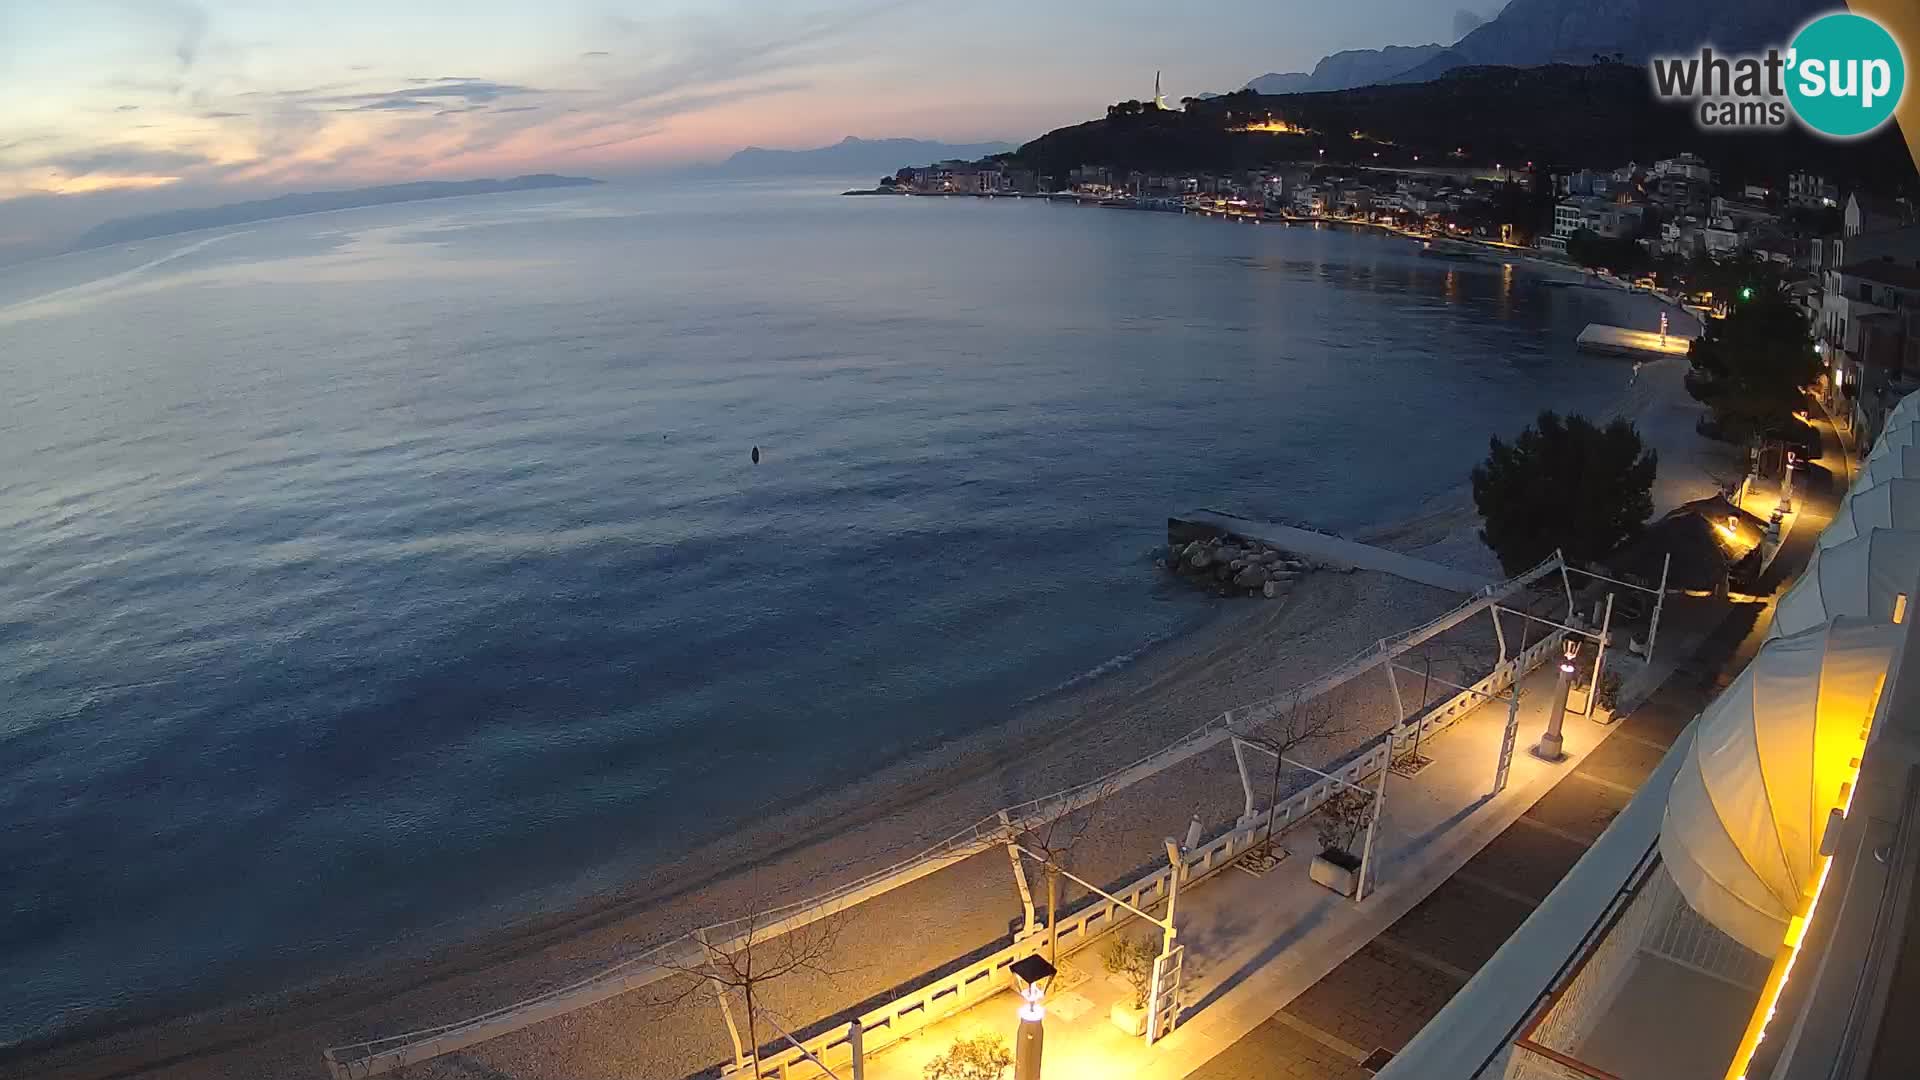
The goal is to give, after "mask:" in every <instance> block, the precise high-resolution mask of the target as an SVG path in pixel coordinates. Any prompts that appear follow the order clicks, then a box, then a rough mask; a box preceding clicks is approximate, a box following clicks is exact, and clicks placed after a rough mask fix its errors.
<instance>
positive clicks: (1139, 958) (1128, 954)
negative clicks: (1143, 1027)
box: [1100, 934, 1160, 1009]
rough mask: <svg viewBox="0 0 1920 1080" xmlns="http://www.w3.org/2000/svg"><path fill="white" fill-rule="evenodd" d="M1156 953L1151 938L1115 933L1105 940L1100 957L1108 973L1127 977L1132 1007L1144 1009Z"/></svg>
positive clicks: (1156, 949)
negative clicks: (1105, 945)
mask: <svg viewBox="0 0 1920 1080" xmlns="http://www.w3.org/2000/svg"><path fill="white" fill-rule="evenodd" d="M1159 955H1160V950H1159V948H1158V947H1156V946H1155V945H1154V943H1153V942H1152V941H1151V940H1149V939H1147V938H1132V937H1127V936H1125V935H1124V934H1117V935H1115V936H1114V937H1112V938H1110V939H1108V941H1107V947H1106V949H1105V951H1104V952H1102V953H1101V956H1100V960H1101V963H1103V964H1105V965H1106V968H1107V972H1108V974H1111V975H1120V976H1124V977H1125V978H1126V980H1127V985H1128V986H1130V987H1132V988H1133V1007H1134V1008H1136V1009H1144V1008H1146V1007H1147V990H1148V989H1149V988H1151V987H1152V985H1153V961H1154V959H1155V958H1156V957H1158V956H1159Z"/></svg>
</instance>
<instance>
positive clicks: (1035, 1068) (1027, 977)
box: [1007, 953, 1055, 1080]
mask: <svg viewBox="0 0 1920 1080" xmlns="http://www.w3.org/2000/svg"><path fill="white" fill-rule="evenodd" d="M1007 970H1009V971H1011V972H1013V982H1014V988H1015V989H1016V990H1018V991H1019V992H1020V1030H1019V1032H1018V1033H1017V1034H1015V1035H1014V1042H1013V1080H1040V1050H1041V1048H1042V1047H1043V1046H1044V1045H1045V1044H1046V1039H1047V1033H1046V1030H1045V1028H1044V1027H1043V1026H1042V1022H1043V1021H1045V1020H1046V1018H1047V1007H1046V1006H1045V1005H1044V1004H1042V1000H1043V999H1044V998H1045V997H1046V996H1047V984H1048V983H1050V982H1052V981H1053V976H1054V971H1055V968H1054V966H1053V965H1052V964H1049V963H1047V958H1046V957H1044V956H1041V955H1040V954H1039V953H1034V954H1033V955H1032V956H1028V957H1025V958H1023V959H1020V960H1015V961H1014V962H1013V964H1012V965H1011V966H1009V967H1008V969H1007Z"/></svg>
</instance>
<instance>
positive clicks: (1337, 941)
mask: <svg viewBox="0 0 1920 1080" xmlns="http://www.w3.org/2000/svg"><path fill="white" fill-rule="evenodd" d="M1554 678H1555V672H1554V668H1553V666H1552V665H1546V666H1544V667H1542V668H1541V669H1540V670H1537V671H1535V672H1534V673H1532V674H1531V675H1529V676H1528V677H1527V678H1526V679H1524V680H1523V681H1522V683H1521V686H1520V690H1521V697H1520V701H1521V704H1520V710H1519V730H1520V738H1519V743H1518V749H1517V751H1516V753H1515V755H1514V758H1513V766H1512V773H1511V777H1510V780H1509V783H1508V786H1507V787H1506V789H1505V790H1504V791H1503V792H1501V793H1500V794H1498V795H1493V794H1490V792H1491V788H1492V785H1493V780H1494V771H1495V768H1496V765H1497V762H1498V758H1499V751H1500V743H1501V738H1502V734H1503V732H1504V730H1505V726H1506V719H1507V708H1506V705H1505V704H1504V703H1502V702H1498V701H1495V702H1491V703H1488V704H1485V705H1482V706H1481V707H1479V708H1476V709H1474V710H1473V711H1472V712H1471V713H1469V714H1468V715H1466V716H1465V717H1463V718H1462V719H1460V720H1459V721H1458V722H1456V723H1455V724H1454V725H1453V726H1452V727H1450V728H1448V729H1447V730H1446V731H1444V732H1443V733H1441V734H1439V735H1437V736H1435V737H1434V738H1433V739H1432V740H1431V741H1430V742H1429V743H1427V744H1426V745H1425V746H1423V747H1422V748H1421V754H1422V756H1424V757H1427V758H1430V759H1431V764H1428V765H1426V766H1425V767H1423V768H1421V769H1419V770H1418V771H1417V772H1416V773H1415V774H1414V775H1413V776H1411V777H1402V776H1400V775H1397V774H1395V775H1392V776H1390V777H1389V780H1388V783H1387V798H1386V811H1385V814H1384V815H1383V818H1382V820H1381V824H1380V832H1379V839H1378V841H1377V846H1376V848H1375V866H1376V867H1377V877H1376V882H1377V884H1376V886H1375V887H1374V888H1373V889H1372V890H1371V891H1370V893H1369V894H1368V896H1367V898H1366V899H1365V900H1364V901H1362V902H1359V903H1355V902H1354V901H1352V900H1349V899H1347V898H1345V897H1342V896H1339V895H1337V894H1335V893H1333V892H1331V891H1329V890H1327V889H1325V888H1322V887H1321V886H1319V885H1317V884H1315V883H1314V882H1313V881H1312V880H1310V879H1309V877H1308V875H1307V868H1308V864H1309V862H1310V861H1311V859H1312V857H1313V856H1314V854H1315V853H1316V852H1317V851H1318V844H1317V842H1316V840H1315V836H1314V830H1313V828H1312V827H1311V825H1310V824H1309V825H1307V826H1305V827H1301V828H1297V829H1295V830H1293V831H1291V832H1289V833H1286V834H1284V835H1283V836H1282V842H1283V846H1284V847H1285V849H1286V851H1287V852H1288V855H1287V857H1286V858H1285V859H1284V860H1283V861H1282V862H1280V864H1279V865H1278V866H1276V867H1274V868H1273V869H1271V870H1268V871H1267V872H1265V873H1263V874H1259V875H1258V876H1256V875H1255V874H1254V873H1252V872H1248V871H1246V870H1243V869H1241V868H1238V867H1236V868H1233V869H1230V870H1228V871H1227V872H1226V873H1223V874H1219V875H1216V876H1214V877H1212V878H1209V879H1207V880H1205V881H1203V882H1201V883H1199V884H1197V885H1195V886H1194V887H1192V888H1191V889H1189V890H1187V891H1184V892H1182V894H1181V896H1180V898H1179V901H1178V908H1177V912H1176V922H1177V925H1178V926H1179V940H1180V942H1181V943H1182V944H1184V945H1185V946H1186V948H1187V956H1186V975H1187V981H1186V986H1185V989H1184V992H1183V993H1182V995H1181V998H1182V1001H1183V1003H1184V1005H1183V1009H1182V1020H1181V1022H1180V1024H1179V1026H1178V1027H1177V1028H1176V1030H1175V1031H1174V1032H1173V1034H1172V1035H1170V1036H1168V1037H1167V1038H1165V1039H1162V1040H1161V1041H1159V1042H1158V1043H1156V1044H1154V1045H1153V1046H1148V1045H1147V1044H1146V1041H1145V1040H1144V1039H1141V1038H1138V1037H1134V1036H1129V1035H1127V1034H1126V1033H1124V1032H1122V1031H1121V1030H1120V1029H1119V1028H1117V1027H1115V1026H1114V1025H1113V1024H1112V1023H1111V1022H1110V1020H1109V1019H1108V1014H1109V1011H1110V1010H1111V1008H1112V1006H1113V1005H1114V1003H1115V1002H1118V1001H1121V1000H1122V999H1123V998H1125V997H1128V996H1130V991H1129V990H1128V989H1127V988H1126V986H1125V984H1124V982H1123V981H1122V980H1121V979H1120V978H1119V977H1118V976H1113V975H1109V974H1107V973H1106V972H1105V971H1104V970H1103V969H1102V966H1101V960H1100V953H1101V949H1102V945H1101V944H1098V943H1096V944H1094V945H1092V946H1090V947H1088V948H1087V949H1085V950H1084V951H1081V952H1079V953H1075V954H1073V955H1072V956H1070V957H1067V958H1065V959H1064V960H1063V964H1062V966H1063V968H1064V969H1065V970H1064V971H1063V974H1062V975H1061V977H1060V978H1059V979H1057V980H1056V985H1055V987H1054V989H1053V991H1052V993H1051V994H1050V996H1049V1001H1048V1007H1047V1008H1048V1012H1047V1021H1046V1032H1047V1034H1046V1060H1047V1063H1048V1065H1047V1069H1048V1072H1049V1073H1050V1074H1052V1075H1088V1076H1103V1077H1122V1076H1132V1077H1144V1078H1165V1080H1176V1078H1178V1077H1182V1076H1186V1075H1188V1074H1189V1073H1190V1072H1191V1071H1192V1070H1193V1069H1194V1067H1195V1066H1196V1065H1198V1064H1200V1063H1202V1062H1204V1061H1206V1060H1208V1059H1209V1058H1212V1057H1213V1056H1215V1055H1216V1054H1219V1053H1220V1052H1221V1051H1223V1050H1225V1049H1227V1048H1229V1047H1232V1046H1234V1045H1235V1044H1236V1042H1237V1041H1239V1040H1242V1039H1244V1038H1246V1037H1247V1036H1249V1035H1251V1034H1255V1033H1256V1032H1257V1031H1264V1030H1265V1029H1266V1028H1267V1027H1268V1025H1269V1024H1270V1023H1271V1022H1272V1021H1273V1017H1274V1011H1275V1008H1276V1004H1278V1003H1285V1002H1288V1001H1291V1000H1293V999H1295V998H1297V997H1299V996H1300V995H1301V994H1303V993H1305V992H1307V991H1308V990H1309V989H1310V988H1312V987H1313V986H1315V985H1316V984H1317V983H1319V982H1320V981H1321V980H1323V979H1324V978H1325V977H1326V976H1327V974H1328V973H1329V972H1331V971H1333V970H1334V969H1335V968H1337V967H1339V966H1340V965H1341V964H1342V963H1343V962H1346V961H1348V960H1349V958H1350V957H1353V956H1354V955H1355V954H1356V953H1359V952H1361V951H1362V950H1365V949H1368V948H1369V945H1368V943H1369V942H1371V941H1374V940H1375V939H1376V938H1378V937H1379V936H1380V935H1381V934H1382V933H1383V932H1384V931H1386V930H1387V929H1388V928H1389V927H1390V926H1392V925H1394V924H1395V923H1396V922H1397V921H1399V920H1401V919H1402V918H1404V917H1406V916H1408V915H1409V913H1412V912H1415V911H1416V910H1419V909H1421V907H1422V904H1423V902H1424V901H1426V900H1428V898H1429V897H1430V896H1431V895H1433V894H1434V892H1435V890H1436V889H1438V888H1439V887H1441V885H1442V884H1443V883H1444V882H1446V881H1447V879H1448V878H1449V877H1450V876H1452V875H1454V874H1455V873H1456V872H1457V871H1459V870H1460V869H1461V868H1462V867H1463V866H1465V865H1467V863H1468V862H1469V861H1470V860H1472V859H1473V858H1474V857H1475V855H1476V854H1477V853H1479V852H1480V851H1481V849H1482V848H1484V847H1486V846H1487V844H1488V843H1489V842H1491V841H1492V840H1493V839H1494V838H1495V837H1497V836H1499V835H1501V834H1502V833H1503V832H1505V831H1506V830H1507V829H1508V828H1509V827H1511V826H1512V825H1513V823H1514V822H1515V821H1516V820H1518V819H1519V818H1520V817H1521V816H1522V815H1523V814H1524V813H1525V812H1526V811H1527V810H1528V809H1529V808H1530V807H1532V806H1533V805H1534V804H1535V803H1537V802H1538V801H1539V800H1540V799H1541V798H1542V797H1543V796H1545V795H1546V794H1547V793H1548V792H1550V791H1552V790H1553V789H1555V788H1556V787H1557V786H1558V785H1560V783H1561V781H1562V780H1564V779H1565V778H1566V777H1567V776H1569V775H1571V774H1572V773H1573V772H1574V771H1575V770H1577V769H1579V768H1580V767H1581V766H1582V765H1583V763H1585V762H1587V761H1588V760H1590V759H1593V758H1596V757H1598V756H1600V755H1602V754H1603V753H1604V752H1605V748H1606V747H1607V746H1608V744H1609V742H1610V740H1611V737H1612V736H1613V729H1612V728H1610V727H1608V726H1607V725H1604V724H1600V723H1596V722H1593V721H1591V720H1588V719H1586V718H1583V717H1578V716H1572V715H1569V716H1568V717H1567V721H1566V740H1567V750H1568V759H1567V760H1566V761H1563V762H1560V763H1557V764H1549V763H1547V762H1544V761H1541V760H1539V759H1537V758H1535V757H1533V756H1532V755H1531V754H1530V753H1528V752H1527V747H1529V746H1531V745H1532V744H1533V743H1534V742H1535V741H1537V739H1538V737H1539V735H1540V732H1541V731H1542V729H1543V728H1544V725H1545V722H1546V712H1547V709H1548V707H1549V705H1550V703H1551V699H1552V691H1553V684H1554ZM1602 760H1605V759H1604V758H1602ZM1151 910H1153V911H1154V912H1155V913H1156V914H1159V913H1160V911H1161V909H1159V908H1155V909H1151ZM1132 922H1133V924H1134V926H1133V927H1132V928H1129V929H1126V930H1123V931H1122V932H1123V933H1130V934H1133V935H1135V936H1143V937H1144V936H1151V937H1154V938H1156V939H1157V937H1158V934H1159V931H1158V929H1157V928H1156V927H1153V926H1151V925H1149V924H1147V923H1145V922H1144V921H1142V920H1139V919H1137V918H1136V919H1133V920H1132ZM1495 944H1497V942H1496V943H1495ZM1016 1006H1017V999H1016V998H1015V997H1014V996H1013V995H1012V994H1011V993H1001V994H998V995H995V996H993V997H991V998H988V999H986V1000H985V1001H983V1002H982V1003H980V1004H978V1005H976V1006H975V1007H973V1008H971V1009H968V1010H966V1011H964V1012H962V1013H959V1014H956V1015H955V1016H952V1017H949V1018H948V1019H946V1020H943V1021H941V1022H939V1023H936V1024H932V1025H929V1026H928V1027H927V1028H925V1029H923V1030H922V1031H920V1032H918V1033H916V1034H915V1035H914V1036H913V1037H912V1038H910V1039H905V1040H902V1041H901V1042H899V1043H896V1044H895V1045H893V1046H891V1047H889V1048H887V1049H886V1050H885V1051H884V1052H881V1053H878V1054H874V1055H872V1056H870V1057H869V1058H868V1060H867V1063H866V1075H867V1077H868V1078H869V1080H920V1077H921V1076H922V1075H923V1070H924V1069H925V1066H926V1063H927V1062H928V1060H930V1059H931V1058H933V1057H934V1056H936V1055H938V1054H940V1053H943V1052H945V1051H946V1049H947V1048H948V1047H950V1046H951V1045H952V1044H953V1043H954V1041H955V1040H957V1039H964V1038H972V1037H975V1036H978V1035H997V1036H1001V1037H1003V1038H1006V1039H1008V1041H1009V1045H1011V1036H1012V1034H1013V1030H1014V1026H1015V1017H1014V1010H1015V1008H1016ZM1281 1026H1282V1027H1285V1026H1286V1023H1285V1021H1282V1022H1281ZM1417 1026H1418V1025H1417V1024H1415V1025H1414V1027H1415V1028H1417ZM1288 1030H1292V1029H1288ZM1411 1033H1412V1032H1411V1030H1409V1031H1408V1032H1407V1034H1408V1035H1411ZM1294 1041H1297V1040H1294ZM1309 1042H1310V1047H1309V1050H1308V1058H1313V1057H1314V1056H1315V1055H1316V1054H1317V1055H1319V1056H1325V1053H1326V1051H1325V1048H1324V1047H1322V1048H1321V1050H1319V1051H1314V1050H1311V1046H1318V1045H1320V1044H1318V1043H1312V1042H1311V1040H1309ZM1371 1050H1372V1047H1371V1046H1367V1047H1362V1046H1360V1045H1359V1044H1357V1043H1355V1044H1352V1045H1351V1046H1345V1047H1343V1048H1342V1052H1346V1051H1364V1052H1370V1051H1371ZM1336 1056H1337V1055H1336ZM1349 1056H1350V1055H1349ZM1302 1060H1306V1059H1302ZM1059 1070H1065V1072H1064V1073H1062V1072H1060V1071H1059ZM1272 1075H1290V1074H1287V1073H1277V1074H1272ZM843 1080H844V1078H843Z"/></svg>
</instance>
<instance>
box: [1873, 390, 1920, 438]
mask: <svg viewBox="0 0 1920 1080" xmlns="http://www.w3.org/2000/svg"><path fill="white" fill-rule="evenodd" d="M1915 420H1920V390H1917V391H1915V392H1913V393H1911V394H1908V395H1907V396H1906V397H1903V398H1901V399H1900V400H1899V402H1898V403H1896V404H1895V405H1894V407H1893V408H1891V409H1888V410H1887V421H1886V423H1885V424H1883V425H1881V428H1882V430H1885V429H1889V428H1892V427H1894V426H1895V425H1897V424H1910V423H1912V422H1913V421H1915Z"/></svg>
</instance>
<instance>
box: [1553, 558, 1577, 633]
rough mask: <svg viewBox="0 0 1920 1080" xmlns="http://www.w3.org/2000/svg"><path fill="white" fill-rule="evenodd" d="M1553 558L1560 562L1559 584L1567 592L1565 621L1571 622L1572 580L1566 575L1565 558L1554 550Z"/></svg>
mask: <svg viewBox="0 0 1920 1080" xmlns="http://www.w3.org/2000/svg"><path fill="white" fill-rule="evenodd" d="M1553 556H1554V558H1556V559H1558V560H1560V584H1561V585H1562V586H1564V587H1565V588H1566V590H1567V621H1568V622H1572V621H1573V578H1572V577H1569V576H1568V574H1567V557H1566V556H1565V555H1562V554H1561V553H1560V550H1559V549H1558V548H1556V549H1554V552H1553Z"/></svg>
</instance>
